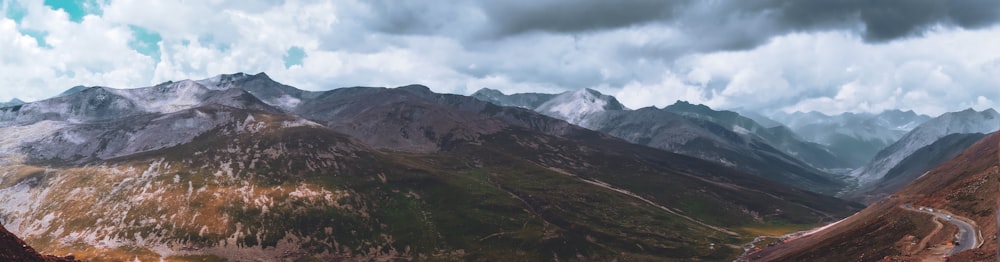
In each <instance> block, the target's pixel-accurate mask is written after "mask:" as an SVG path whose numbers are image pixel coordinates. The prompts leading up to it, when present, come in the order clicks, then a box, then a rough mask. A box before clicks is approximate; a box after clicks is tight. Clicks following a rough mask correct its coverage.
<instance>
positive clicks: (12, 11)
mask: <svg viewBox="0 0 1000 262" xmlns="http://www.w3.org/2000/svg"><path fill="white" fill-rule="evenodd" d="M0 4H2V5H6V6H7V12H6V14H3V15H4V16H6V17H7V18H10V19H11V20H14V22H17V23H18V24H20V23H21V20H24V16H26V15H28V9H25V8H24V7H23V6H21V5H20V4H18V3H16V2H13V1H4V0H0Z"/></svg>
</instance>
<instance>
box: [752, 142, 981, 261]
mask: <svg viewBox="0 0 1000 262" xmlns="http://www.w3.org/2000/svg"><path fill="white" fill-rule="evenodd" d="M998 147H1000V134H998V133H993V134H990V135H989V136H987V137H985V138H983V139H981V140H980V141H978V142H977V143H976V144H974V145H973V146H971V147H969V148H968V149H967V150H965V151H964V152H962V153H961V154H960V155H959V156H958V157H956V158H954V159H952V160H950V161H948V162H946V163H944V164H942V165H940V166H938V167H937V168H935V169H934V170H932V171H930V172H929V173H928V174H927V175H924V176H921V177H920V178H917V179H916V180H914V181H913V182H912V183H911V184H909V185H907V186H906V187H905V188H903V189H902V190H900V191H899V192H897V193H896V194H894V195H893V196H892V197H890V198H888V199H886V200H884V201H880V202H878V203H875V204H873V205H871V206H869V207H868V208H866V209H865V210H863V211H861V212H860V213H858V214H857V215H854V216H851V217H850V218H848V219H846V220H844V221H842V222H839V223H837V224H835V225H832V226H830V227H828V228H826V229H823V230H821V231H819V232H816V233H813V234H812V235H809V236H806V237H801V238H799V239H796V240H792V241H790V242H788V244H784V245H778V246H776V247H773V248H768V249H765V250H763V251H761V252H758V253H754V254H751V256H750V258H753V259H754V260H760V261H806V260H808V261H854V260H876V259H887V260H894V259H897V260H906V261H920V260H921V259H940V257H941V254H942V253H945V254H947V253H948V252H949V250H950V245H946V244H947V243H950V242H952V241H955V238H954V236H955V234H954V233H961V232H956V231H957V229H955V228H954V227H953V226H950V224H951V223H949V222H948V219H947V218H945V219H937V220H939V221H938V222H934V221H933V220H934V219H933V217H932V216H931V215H929V214H928V213H927V212H920V211H918V209H917V207H929V208H932V209H934V210H935V211H934V212H938V213H939V214H940V213H941V212H945V213H946V214H949V215H951V216H953V217H954V218H953V219H960V220H964V221H965V222H966V223H969V224H972V225H973V226H974V227H976V228H974V230H975V231H976V232H981V233H979V234H976V235H977V236H975V238H977V239H978V240H977V241H975V242H977V243H982V245H981V246H979V245H978V244H977V245H974V246H973V245H972V243H968V242H966V243H959V246H960V247H962V248H963V249H965V248H970V247H971V249H970V250H965V251H962V252H960V253H957V254H955V255H953V256H952V257H951V258H952V259H954V260H955V261H995V260H997V255H996V254H997V247H998V246H997V241H996V239H995V238H994V237H993V236H996V234H997V233H998V231H997V212H998V209H997V199H998V198H1000V191H998V185H1000V155H998ZM942 216H943V215H942ZM935 223H943V224H946V225H948V226H944V227H943V228H942V227H938V228H939V229H937V230H935V227H936V226H935ZM966 232H967V231H966ZM963 235H965V234H963ZM925 247H926V248H925Z"/></svg>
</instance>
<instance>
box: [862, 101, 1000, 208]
mask: <svg viewBox="0 0 1000 262" xmlns="http://www.w3.org/2000/svg"><path fill="white" fill-rule="evenodd" d="M997 130H1000V114H998V113H997V111H996V110H993V109H987V110H983V111H975V110H972V109H968V110H964V111H959V112H951V113H945V114H943V115H941V116H939V117H936V118H934V119H931V120H928V121H926V122H924V123H923V124H921V125H919V126H917V127H916V128H914V129H913V130H912V131H910V132H909V133H907V134H906V135H904V136H903V137H902V138H900V139H899V140H898V141H896V142H895V143H893V144H892V145H890V146H888V147H886V148H884V149H882V150H881V151H879V152H878V154H877V155H876V156H875V158H874V159H873V160H872V161H871V162H870V163H869V164H867V165H865V166H863V167H861V168H858V169H856V170H854V171H852V172H851V174H850V175H851V176H852V177H854V178H856V179H857V181H858V184H859V186H860V188H859V189H857V190H856V191H855V192H853V193H851V195H855V196H856V197H870V196H866V195H871V194H875V195H879V194H883V195H884V194H886V193H892V190H888V191H887V190H886V189H882V190H876V189H874V188H878V187H882V188H889V189H893V188H899V187H901V186H902V185H905V184H908V182H909V180H910V179H913V178H916V177H915V176H914V175H917V176H919V174H923V172H924V171H928V170H929V169H930V168H932V167H935V166H937V165H938V164H941V163H944V162H946V161H948V160H950V159H951V157H952V156H954V155H955V154H956V152H960V151H962V150H963V149H964V148H965V146H967V145H968V144H970V143H971V141H969V140H971V139H975V138H976V137H977V136H981V135H983V134H987V133H992V132H996V131H997ZM955 134H965V135H967V136H951V137H949V135H955ZM942 139H944V140H943V141H942ZM902 170H909V171H907V172H902ZM902 173H907V175H902V176H900V175H901V174H902ZM904 178H905V179H904ZM899 179H903V180H899ZM891 180H896V181H891ZM886 183H889V184H892V185H893V186H888V187H886V186H887V185H886Z"/></svg>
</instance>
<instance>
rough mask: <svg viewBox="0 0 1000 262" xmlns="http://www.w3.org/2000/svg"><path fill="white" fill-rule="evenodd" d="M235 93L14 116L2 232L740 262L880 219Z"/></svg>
mask: <svg viewBox="0 0 1000 262" xmlns="http://www.w3.org/2000/svg"><path fill="white" fill-rule="evenodd" d="M258 75H259V74H258ZM233 76H234V77H228V79H235V80H234V81H229V82H226V81H225V79H227V77H225V76H220V77H218V78H217V79H218V80H212V81H202V82H199V81H179V82H167V83H164V84H160V85H157V86H153V87H146V88H140V89H137V90H135V89H111V88H103V87H98V88H91V89H87V90H84V91H81V92H79V93H76V94H72V95H70V96H65V97H57V98H52V99H48V100H43V101H38V102H34V105H31V104H28V105H26V106H25V107H24V108H22V109H19V110H7V111H2V112H0V116H2V117H0V163H4V165H3V166H0V175H2V178H3V179H0V206H2V207H3V208H2V209H0V218H2V219H3V221H5V222H9V225H10V228H11V229H12V230H14V231H17V232H19V234H22V235H23V236H24V237H25V239H26V240H28V241H29V242H31V243H33V244H34V245H35V246H37V247H38V248H39V249H40V250H59V251H67V252H73V253H74V254H77V256H78V257H81V258H84V259H96V260H115V259H129V260H131V259H139V260H157V259H164V258H166V259H176V258H180V257H185V256H208V257H207V258H210V259H229V260H251V259H262V258H263V259H274V260H279V259H291V258H295V259H299V258H301V259H309V258H312V259H320V260H330V259H338V258H339V259H344V258H350V259H359V260H372V259H388V258H411V259H457V260H463V259H472V260H476V259H488V258H491V257H497V256H498V255H500V254H503V255H504V257H507V258H512V259H523V260H543V259H551V258H553V257H556V258H573V257H576V258H581V259H587V258H589V259H592V260H607V259H614V258H620V259H632V260H652V259H669V260H686V259H692V258H697V259H703V260H727V259H731V258H734V257H735V256H737V255H738V253H739V252H740V251H739V249H738V248H735V246H736V245H738V244H739V243H741V242H743V241H748V240H747V238H752V236H751V233H749V232H750V231H749V230H748V229H746V228H748V227H749V228H755V227H769V226H774V225H775V224H778V225H782V224H795V225H802V224H808V225H812V224H817V223H823V222H829V221H833V220H836V219H839V218H840V217H843V216H846V215H847V214H850V213H852V212H853V211H854V210H858V209H859V208H860V207H861V206H860V205H858V204H855V203H851V202H846V201H842V200H839V199H836V198H832V197H828V196H822V195H818V194H815V193H812V192H809V191H804V190H800V189H795V188H791V187H787V186H784V185H781V184H777V183H774V182H770V181H767V180H763V179H760V178H757V177H755V176H751V175H748V174H746V173H743V172H741V171H738V170H735V169H732V168H728V167H725V166H722V165H718V164H715V163H712V162H707V161H704V160H700V159H696V158H691V157H688V156H684V155H679V154H675V153H670V152H666V151H662V150H658V149H653V148H650V147H645V146H640V145H634V144H631V143H628V142H626V141H624V140H622V139H618V138H614V137H612V136H609V135H606V134H602V133H599V132H596V131H592V130H587V129H584V128H580V127H577V126H575V125H572V124H570V123H567V122H565V121H562V120H559V119H555V118H552V117H549V116H546V115H543V114H539V113H537V112H534V111H531V110H527V109H523V108H515V107H502V106H497V105H494V104H491V103H487V102H483V101H480V100H478V99H474V98H471V97H466V96H458V95H448V94H437V93H433V92H431V91H430V89H429V88H427V87H426V86H420V85H410V86H403V87H399V88H369V87H353V88H341V89H334V90H330V91H324V92H309V91H301V92H297V91H295V90H292V89H287V88H283V86H285V85H283V84H280V83H277V82H274V81H273V80H271V79H270V78H269V77H268V78H265V77H252V76H242V75H233ZM205 83H209V84H211V85H216V87H218V86H229V88H225V89H223V88H211V87H206V86H205ZM214 83H220V84H214ZM229 83H231V86H230V84H229ZM290 88H293V87H290ZM248 90H249V91H248ZM251 91H252V92H251ZM254 93H256V95H255V94H254ZM153 94H156V95H155V96H154V95H153ZM258 96H261V97H263V98H259V97H258ZM284 96H288V97H292V98H296V99H300V101H299V103H295V104H294V106H292V105H291V104H282V103H277V102H280V101H276V100H273V99H271V98H276V97H278V98H280V97H284ZM299 97H301V98H299ZM268 100H271V103H274V104H270V103H268ZM44 108H54V109H59V110H48V111H43V110H42V109H44ZM63 109H65V110H63ZM108 113H110V114H108ZM65 148H73V150H64V149H65ZM707 207H711V208H707ZM720 229H721V230H720ZM733 234H736V235H733ZM690 236H698V237H690ZM65 243H73V245H67V244H65ZM710 243H717V244H718V245H719V246H717V247H716V248H712V249H709V248H707V247H708V246H709V244H710ZM95 250H101V251H104V252H103V253H95Z"/></svg>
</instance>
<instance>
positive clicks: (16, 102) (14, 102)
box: [0, 98, 24, 107]
mask: <svg viewBox="0 0 1000 262" xmlns="http://www.w3.org/2000/svg"><path fill="white" fill-rule="evenodd" d="M23 104H24V101H21V100H20V99H17V98H14V99H11V100H10V101H7V102H0V107H12V106H19V105H23Z"/></svg>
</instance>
